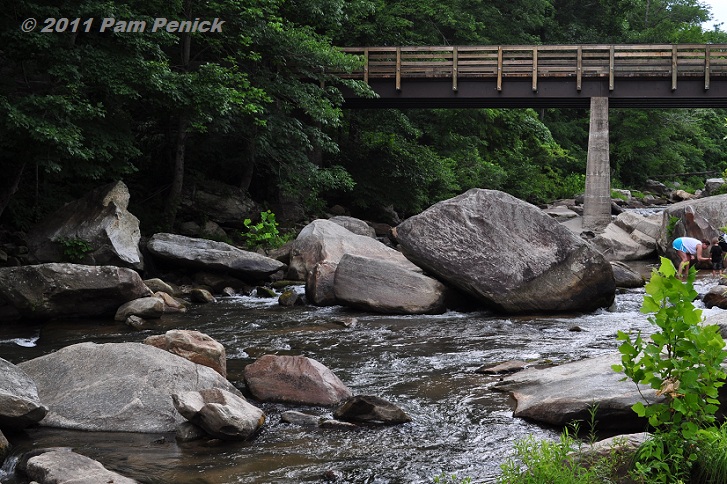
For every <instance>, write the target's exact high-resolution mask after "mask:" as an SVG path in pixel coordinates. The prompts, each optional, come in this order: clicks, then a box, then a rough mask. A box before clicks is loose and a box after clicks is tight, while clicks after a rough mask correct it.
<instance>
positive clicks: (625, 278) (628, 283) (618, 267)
mask: <svg viewBox="0 0 727 484" xmlns="http://www.w3.org/2000/svg"><path fill="white" fill-rule="evenodd" d="M611 269H612V270H613V278H614V280H615V281H616V287H626V288H632V287H642V286H643V285H644V284H646V281H645V280H644V276H642V275H641V274H640V273H638V272H637V271H635V270H633V269H632V268H630V267H629V266H627V265H626V264H624V263H623V262H619V261H611Z"/></svg>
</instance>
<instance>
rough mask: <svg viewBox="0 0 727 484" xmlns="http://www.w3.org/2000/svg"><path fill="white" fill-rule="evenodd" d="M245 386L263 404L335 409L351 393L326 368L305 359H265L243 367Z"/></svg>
mask: <svg viewBox="0 0 727 484" xmlns="http://www.w3.org/2000/svg"><path fill="white" fill-rule="evenodd" d="M244 375H245V382H246V383H247V387H248V389H249V390H250V392H251V393H252V395H253V396H254V397H255V398H256V399H257V400H260V401H262V402H288V403H298V404H303V405H335V404H337V403H339V402H340V401H342V400H345V399H346V398H349V397H350V396H351V390H349V389H348V387H347V386H346V385H344V384H343V382H342V381H341V380H340V379H339V378H338V377H337V376H336V375H335V374H334V373H333V372H332V371H331V370H329V369H328V368H326V367H325V366H324V365H322V364H321V363H319V362H318V361H316V360H314V359H311V358H307V357H305V356H285V355H283V356H278V355H265V356H262V357H260V358H258V359H257V360H256V361H255V362H254V363H251V364H249V365H247V366H246V367H245V370H244Z"/></svg>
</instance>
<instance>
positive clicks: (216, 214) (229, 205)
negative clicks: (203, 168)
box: [180, 181, 260, 233]
mask: <svg viewBox="0 0 727 484" xmlns="http://www.w3.org/2000/svg"><path fill="white" fill-rule="evenodd" d="M180 210H181V212H182V214H183V215H184V216H186V217H191V218H195V219H208V220H211V221H214V222H216V223H218V224H219V225H223V226H225V227H233V228H238V229H243V228H245V219H247V218H254V217H255V216H256V215H258V214H259V213H260V206H259V205H258V204H257V203H255V202H254V201H253V200H252V199H250V197H249V196H248V195H247V194H246V193H245V191H244V190H241V189H240V188H239V187H235V186H233V185H226V184H224V183H219V182H212V181H207V182H205V183H204V184H198V185H191V186H190V187H189V188H188V189H186V190H185V191H184V194H183V197H182V203H181V206H180ZM203 232H204V229H203V228H201V229H200V230H199V231H198V233H203Z"/></svg>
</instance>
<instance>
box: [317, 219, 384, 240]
mask: <svg viewBox="0 0 727 484" xmlns="http://www.w3.org/2000/svg"><path fill="white" fill-rule="evenodd" d="M328 220H329V221H331V222H333V223H337V224H338V225H340V226H341V227H343V228H345V229H347V230H349V231H351V232H353V233H354V234H357V235H363V236H366V237H371V238H372V239H375V238H376V230H374V228H373V227H372V226H370V225H369V224H367V223H366V222H364V221H363V220H361V219H358V218H355V217H349V216H347V215H336V216H335V217H331V218H329V219H328Z"/></svg>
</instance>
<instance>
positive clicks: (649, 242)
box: [591, 212, 656, 261]
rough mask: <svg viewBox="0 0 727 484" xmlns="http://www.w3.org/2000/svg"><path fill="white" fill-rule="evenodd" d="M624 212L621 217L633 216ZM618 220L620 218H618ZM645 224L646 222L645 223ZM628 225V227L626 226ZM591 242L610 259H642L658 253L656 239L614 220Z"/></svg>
mask: <svg viewBox="0 0 727 484" xmlns="http://www.w3.org/2000/svg"><path fill="white" fill-rule="evenodd" d="M628 213H629V212H624V213H622V214H621V215H619V217H624V216H627V217H631V215H627V214H628ZM617 220H618V218H617ZM644 225H645V224H644ZM624 227H626V228H624ZM591 243H592V244H593V245H594V246H596V247H597V248H598V250H599V251H600V252H601V254H603V256H604V257H605V258H606V259H607V260H609V261H628V260H641V259H647V258H649V257H652V256H653V255H654V254H655V253H656V239H655V238H654V237H650V236H647V235H646V234H644V233H643V232H641V231H639V230H636V229H630V228H629V227H627V226H626V225H623V224H621V225H620V224H619V223H617V222H612V223H610V224H608V225H607V226H606V227H605V229H604V230H603V232H601V233H599V234H598V235H596V236H595V237H594V238H593V239H592V240H591Z"/></svg>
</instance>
